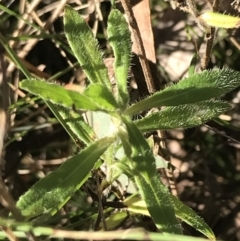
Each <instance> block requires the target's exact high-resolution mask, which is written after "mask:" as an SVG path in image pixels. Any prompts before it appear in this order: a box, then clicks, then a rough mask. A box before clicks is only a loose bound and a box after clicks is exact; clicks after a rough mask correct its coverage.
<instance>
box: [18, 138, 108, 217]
mask: <svg viewBox="0 0 240 241" xmlns="http://www.w3.org/2000/svg"><path fill="white" fill-rule="evenodd" d="M112 141H113V139H112V138H103V139H100V140H99V141H97V142H95V143H93V144H92V145H90V146H89V147H87V148H86V149H84V150H83V151H81V152H80V153H79V154H78V155H76V156H74V157H72V158H70V159H69V160H68V161H66V162H65V163H63V165H62V166H60V167H59V168H58V169H57V170H56V171H53V172H52V173H50V174H49V175H47V176H46V177H45V178H43V179H41V180H40V181H39V182H37V183H36V184H35V185H34V186H33V187H32V188H31V189H30V190H29V191H28V192H26V193H25V194H24V195H23V196H21V197H20V199H19V201H18V202H17V207H18V208H19V209H20V210H21V212H22V214H23V215H24V216H25V217H26V218H27V219H30V218H33V217H36V216H38V215H42V214H46V213H51V214H54V213H55V212H56V211H57V210H58V209H59V208H61V207H62V206H63V205H64V204H65V203H66V202H67V201H68V200H69V198H70V197H71V196H72V195H73V193H74V192H75V191H76V190H78V189H79V188H80V187H81V186H82V184H83V183H84V182H85V181H86V180H87V178H88V177H89V175H90V172H91V170H92V168H93V167H94V164H95V163H96V161H97V160H98V159H99V158H100V156H101V155H102V154H103V153H104V152H105V151H106V149H107V148H108V147H109V145H110V144H111V143H112Z"/></svg>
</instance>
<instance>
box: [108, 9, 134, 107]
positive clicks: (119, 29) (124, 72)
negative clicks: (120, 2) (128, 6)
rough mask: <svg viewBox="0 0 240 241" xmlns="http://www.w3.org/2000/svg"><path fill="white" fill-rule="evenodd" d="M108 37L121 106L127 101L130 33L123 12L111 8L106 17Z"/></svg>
mask: <svg viewBox="0 0 240 241" xmlns="http://www.w3.org/2000/svg"><path fill="white" fill-rule="evenodd" d="M107 31H108V38H109V43H110V45H111V46H112V48H113V51H114V56H115V62H114V70H115V77H116V80H117V81H116V83H117V91H118V93H117V97H118V101H119V103H120V105H121V106H123V107H125V106H126V105H127V103H128V99H129V96H128V90H127V78H128V69H129V65H130V57H131V55H130V53H131V34H130V31H129V29H128V24H127V22H126V20H125V18H124V16H123V14H122V13H121V12H120V11H118V10H116V9H113V10H112V11H111V13H110V15H109V18H108V29H107Z"/></svg>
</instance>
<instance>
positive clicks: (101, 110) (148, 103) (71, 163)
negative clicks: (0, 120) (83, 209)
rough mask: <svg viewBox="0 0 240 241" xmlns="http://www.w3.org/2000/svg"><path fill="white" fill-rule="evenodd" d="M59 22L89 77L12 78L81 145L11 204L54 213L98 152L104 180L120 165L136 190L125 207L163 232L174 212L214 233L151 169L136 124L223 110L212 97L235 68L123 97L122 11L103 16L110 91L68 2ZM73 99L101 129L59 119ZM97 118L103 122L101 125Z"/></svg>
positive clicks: (192, 120)
mask: <svg viewBox="0 0 240 241" xmlns="http://www.w3.org/2000/svg"><path fill="white" fill-rule="evenodd" d="M64 26H65V33H66V36H67V39H68V42H69V45H70V47H71V49H72V51H73V53H74V55H75V57H76V58H77V60H78V61H79V64H80V65H81V66H82V68H83V70H84V72H85V74H86V76H87V78H88V80H89V82H90V84H89V85H88V86H87V87H86V89H85V90H84V91H83V92H82V93H78V92H75V91H72V90H67V89H65V88H64V87H62V86H58V85H56V84H52V83H47V82H44V81H41V80H38V79H26V80H23V81H22V82H21V85H20V86H21V88H22V89H24V90H27V91H29V92H30V93H32V94H34V95H37V96H39V97H41V98H42V99H44V100H45V101H48V102H50V103H52V104H54V106H55V109H54V110H53V113H54V114H55V115H56V117H57V118H59V119H60V121H61V123H63V126H64V128H66V130H67V131H68V133H70V135H71V136H72V137H73V138H74V137H75V136H77V137H78V138H79V139H81V140H82V141H83V142H84V143H85V145H86V148H85V149H84V150H82V151H81V152H80V153H79V154H77V155H76V156H74V157H72V158H70V159H69V160H68V161H66V162H65V163H64V164H63V165H62V166H61V167H60V168H58V169H57V170H56V171H54V172H52V173H51V174H49V175H48V176H46V177H45V178H43V179H42V180H40V181H39V182H38V183H37V184H35V185H34V186H33V187H32V188H31V189H30V190H29V191H28V192H27V193H26V194H24V195H23V196H22V197H21V198H20V200H19V201H18V203H17V207H18V208H19V209H20V210H21V211H22V214H23V215H24V216H25V217H26V220H29V219H33V218H36V217H37V216H38V219H37V220H36V221H37V222H40V221H43V220H44V219H46V216H49V215H54V214H55V213H56V211H57V210H59V208H61V207H62V206H63V205H64V204H65V203H66V202H67V201H68V200H69V198H70V197H71V196H72V195H73V194H74V192H75V191H76V190H77V189H79V188H80V187H81V186H82V185H83V184H84V182H85V181H86V180H87V179H88V177H89V176H90V175H91V170H92V169H93V168H98V167H99V166H100V165H101V164H102V160H103V161H104V163H105V164H107V166H108V169H111V170H113V173H112V175H111V178H112V181H113V180H114V179H115V178H117V177H118V176H119V175H120V174H121V173H125V174H127V175H128V176H129V177H130V178H132V179H133V180H134V181H135V183H136V186H137V188H138V190H139V194H140V195H139V196H133V197H129V199H128V200H126V201H125V205H126V206H127V207H126V208H128V209H129V211H131V212H133V213H140V214H146V215H150V216H151V217H152V219H153V221H154V222H155V224H156V226H157V227H158V228H159V230H161V231H162V232H163V233H164V234H166V233H172V234H181V233H182V227H181V225H180V223H179V221H178V219H177V218H179V219H182V220H183V221H185V222H187V223H188V224H189V225H191V226H193V227H194V228H196V229H197V230H198V231H200V232H202V233H203V234H204V235H205V236H207V237H208V238H210V239H215V237H214V234H213V232H212V231H211V229H210V228H209V227H208V225H207V224H206V223H205V222H204V221H203V220H202V219H201V218H199V217H198V216H197V215H196V214H195V213H194V212H193V211H192V210H191V209H190V208H188V207H187V206H186V205H184V204H183V203H181V202H180V201H179V200H178V199H176V198H175V197H173V196H172V195H171V194H170V193H169V191H168V189H167V187H165V186H164V185H163V183H162V182H161V179H160V177H159V174H158V173H157V172H156V164H155V157H154V155H153V151H152V149H151V147H150V145H149V143H148V142H147V140H146V139H145V137H144V132H146V131H152V130H158V129H163V130H168V129H173V128H190V127H194V126H198V125H201V124H203V123H204V122H207V121H208V120H210V119H212V118H215V117H217V116H219V115H220V114H221V113H223V112H225V111H227V110H229V109H230V105H229V104H228V103H226V102H224V101H222V100H217V99H216V98H218V97H220V96H221V95H223V94H225V93H227V92H229V91H231V90H233V89H235V88H236V87H238V86H239V85H240V73H239V72H235V71H233V70H230V69H222V70H218V69H217V70H211V71H203V72H202V73H200V74H193V75H191V76H190V77H189V78H186V79H183V80H182V81H180V82H179V83H178V84H175V85H172V86H170V87H168V88H166V89H165V90H163V91H160V92H156V93H154V94H153V95H152V96H150V97H148V98H146V99H143V100H141V101H139V102H137V103H134V104H132V105H130V103H129V93H128V89H127V78H128V72H129V65H130V56H131V40H130V33H129V30H128V25H127V23H126V21H125V19H124V17H123V15H122V14H121V13H120V12H119V11H118V10H116V9H113V10H112V11H111V13H110V16H109V19H108V38H109V39H108V40H109V43H110V45H111V47H112V49H113V53H114V56H115V63H114V71H115V76H116V91H114V92H113V91H112V84H111V82H110V80H109V78H108V73H107V68H106V66H105V65H104V63H103V57H102V53H101V52H100V50H99V47H98V43H97V40H96V39H95V38H94V36H93V34H92V31H91V29H90V28H89V27H88V25H87V24H86V22H85V21H84V19H83V18H82V17H81V16H79V15H78V13H77V12H76V11H75V10H73V9H72V8H70V7H66V9H65V15H64ZM73 105H74V107H75V108H76V109H77V110H81V111H82V112H88V114H89V113H90V114H91V113H92V114H94V115H98V114H101V118H102V123H101V122H100V125H102V128H106V129H104V130H105V136H104V133H103V134H101V135H100V134H98V130H96V129H94V128H91V127H90V126H89V125H88V124H87V123H85V122H84V121H83V119H81V118H80V120H79V119H72V120H68V123H65V122H66V121H65V122H64V119H66V115H67V111H69V112H70V111H71V110H72V108H73ZM161 106H165V107H166V108H164V109H163V110H161V111H159V112H156V113H152V114H150V115H148V116H146V117H143V118H142V119H139V120H137V121H133V120H132V116H133V115H138V114H140V113H141V112H142V111H145V110H149V109H151V108H155V107H161ZM69 122H70V124H69ZM105 122H107V123H108V124H107V127H105V125H104V124H106V123H105ZM120 148H122V149H123V153H124V155H123V157H121V158H120V157H118V156H117V155H116V153H117V151H118V150H119V149H120ZM109 153H110V154H112V153H113V154H114V155H110V154H109ZM100 159H101V160H100ZM111 178H110V181H111ZM139 202H142V204H143V206H141V207H140V208H138V206H137V205H136V203H139ZM113 215H114V214H113ZM39 218H40V219H39Z"/></svg>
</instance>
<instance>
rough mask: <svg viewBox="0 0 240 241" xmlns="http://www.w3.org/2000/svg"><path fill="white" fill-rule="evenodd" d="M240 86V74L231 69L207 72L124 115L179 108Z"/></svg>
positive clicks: (167, 90)
mask: <svg viewBox="0 0 240 241" xmlns="http://www.w3.org/2000/svg"><path fill="white" fill-rule="evenodd" d="M239 85H240V72H237V71H234V70H231V69H222V70H219V69H214V70H205V71H203V72H201V73H199V74H194V75H191V76H190V77H188V78H186V79H183V80H181V81H180V82H179V83H177V84H175V85H172V86H170V87H168V88H166V89H164V90H163V91H160V92H157V93H155V94H154V95H152V96H150V97H148V98H146V99H144V100H142V101H139V102H137V103H136V104H134V105H132V106H131V107H129V108H128V109H127V110H126V111H125V112H124V114H128V115H133V114H137V113H139V112H140V111H143V110H146V109H150V108H153V107H160V106H178V105H183V104H191V103H197V102H200V101H204V100H209V99H211V98H216V97H220V96H221V95H223V94H225V93H227V92H229V91H231V90H233V89H235V88H237V87H238V86H239Z"/></svg>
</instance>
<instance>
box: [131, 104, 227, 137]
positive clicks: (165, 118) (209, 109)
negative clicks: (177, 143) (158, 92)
mask: <svg viewBox="0 0 240 241" xmlns="http://www.w3.org/2000/svg"><path fill="white" fill-rule="evenodd" d="M230 108H231V106H230V105H229V104H228V103H227V102H224V101H220V100H210V101H203V102H199V103H195V104H189V105H179V106H174V107H167V108H165V109H163V110H162V111H159V112H155V113H152V114H151V115H149V116H147V117H144V118H143V119H141V120H138V121H136V122H135V123H136V125H137V127H138V128H139V129H140V130H141V131H143V132H144V131H153V130H169V129H175V128H191V127H194V126H199V125H202V124H203V123H205V122H207V121H209V120H211V119H213V118H215V117H218V116H219V115H220V114H222V113H224V112H226V111H227V110H229V109H230Z"/></svg>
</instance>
